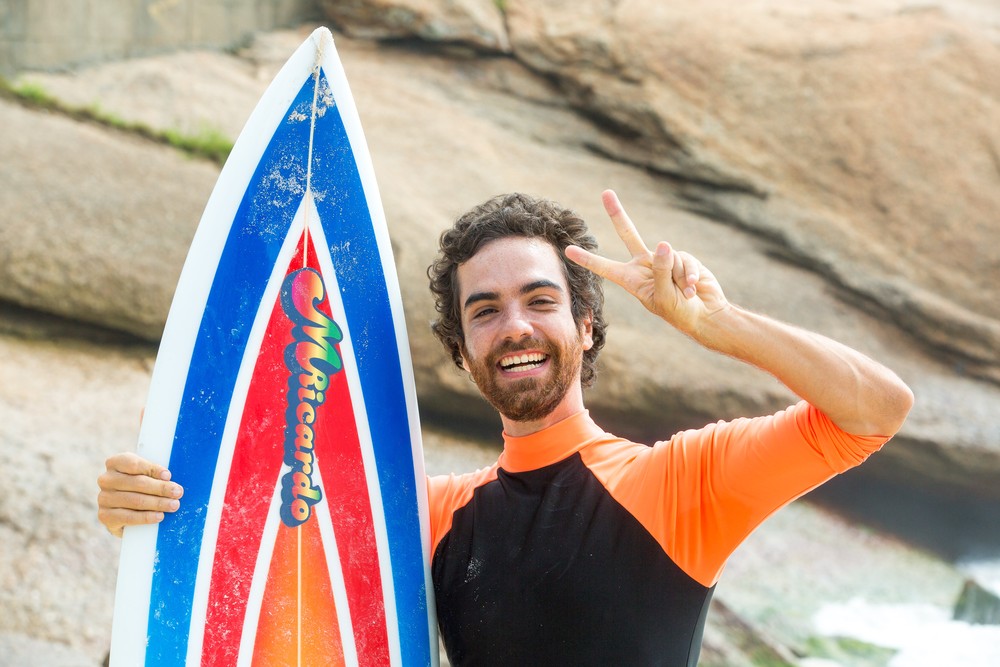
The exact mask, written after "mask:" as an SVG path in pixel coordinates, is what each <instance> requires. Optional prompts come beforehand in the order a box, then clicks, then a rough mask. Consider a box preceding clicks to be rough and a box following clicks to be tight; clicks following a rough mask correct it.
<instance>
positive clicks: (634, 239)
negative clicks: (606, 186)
mask: <svg viewBox="0 0 1000 667" xmlns="http://www.w3.org/2000/svg"><path fill="white" fill-rule="evenodd" d="M601 201H602V202H603V203H604V210H605V211H606V212H607V214H608V217H610V218H611V222H612V224H613V225H614V226H615V231H616V232H618V237H619V238H620V239H621V240H622V241H623V242H624V243H625V247H626V248H627V249H628V251H629V253H630V254H631V255H632V257H642V256H648V255H649V248H647V247H646V244H645V242H644V241H643V240H642V237H641V236H639V231H638V230H637V229H636V228H635V225H634V224H633V223H632V219H631V218H629V217H628V213H626V212H625V208H624V207H623V206H622V203H621V201H619V199H618V195H617V194H615V191H614V190H605V191H604V192H603V193H601Z"/></svg>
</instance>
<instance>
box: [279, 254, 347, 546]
mask: <svg viewBox="0 0 1000 667" xmlns="http://www.w3.org/2000/svg"><path fill="white" fill-rule="evenodd" d="M324 300H326V287H325V286H324V285H323V277H322V276H320V274H319V272H318V271H316V270H315V269H309V268H305V269H299V270H298V271H295V272H294V273H292V274H290V275H289V276H288V277H287V278H285V284H284V285H283V286H282V289H281V307H282V309H283V310H284V312H285V315H287V316H288V319H289V320H291V322H292V325H293V329H292V337H293V338H294V339H295V342H294V343H292V344H291V345H289V346H288V347H287V348H285V366H286V367H287V368H288V372H289V377H288V411H287V412H286V413H285V421H286V424H287V428H286V431H285V465H287V466H289V467H291V470H289V471H288V472H287V473H285V475H284V477H282V478H281V499H282V504H281V520H282V521H284V523H285V525H286V526H289V527H291V528H295V527H296V526H299V525H301V524H303V523H305V522H306V521H307V520H308V519H309V517H310V515H311V514H312V506H313V505H315V504H316V503H318V502H319V500H320V498H322V497H323V492H322V491H320V488H319V486H317V485H316V484H315V482H314V480H313V469H314V468H315V465H316V463H315V456H314V454H313V452H314V450H315V446H316V442H315V438H316V435H315V431H314V426H315V424H316V419H317V417H316V413H317V409H318V408H319V406H321V405H323V401H324V400H325V397H326V391H327V389H328V388H329V386H330V376H331V375H333V374H334V373H337V372H338V371H340V370H341V368H343V363H342V361H341V359H340V353H339V352H337V349H336V347H335V346H336V344H337V343H339V342H340V341H341V340H343V334H342V333H341V331H340V327H338V326H337V324H336V323H335V322H334V321H333V320H332V319H330V318H329V317H327V316H326V315H325V314H324V313H322V312H320V311H319V310H318V309H317V306H318V305H319V304H320V303H322V302H323V301H324Z"/></svg>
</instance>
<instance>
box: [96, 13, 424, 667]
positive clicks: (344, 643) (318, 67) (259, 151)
mask: <svg viewBox="0 0 1000 667" xmlns="http://www.w3.org/2000/svg"><path fill="white" fill-rule="evenodd" d="M138 451H139V453H140V454H141V455H142V456H145V457H146V458H149V459H151V460H153V461H156V462H159V463H162V464H163V465H166V466H168V468H169V469H170V470H171V473H172V475H173V479H174V480H175V481H176V482H178V483H179V484H181V485H182V486H183V487H184V489H185V493H184V498H183V499H182V502H181V507H180V509H179V510H178V511H177V512H176V513H173V514H168V515H167V517H166V518H165V519H164V521H163V522H162V523H161V524H159V525H157V526H134V527H129V528H127V529H126V530H125V534H124V537H123V542H122V551H121V558H120V564H119V572H118V583H117V590H116V603H115V611H114V620H113V625H112V645H111V664H112V665H121V666H128V667H134V666H136V665H181V664H186V665H212V666H215V667H220V666H224V665H372V666H374V665H380V666H381V665H406V666H408V667H409V666H411V665H436V664H437V662H438V655H437V646H438V644H437V636H436V624H435V619H434V611H433V610H434V605H433V602H432V599H431V596H432V587H431V584H430V571H429V553H428V549H429V527H428V512H427V500H426V484H425V478H424V470H423V457H422V452H421V444H420V426H419V420H418V416H417V404H416V392H415V388H414V382H413V373H412V366H411V361H410V356H409V347H408V343H407V336H406V330H405V325H404V320H403V309H402V301H401V298H400V293H399V285H398V278H397V276H396V272H395V266H394V263H393V259H392V252H391V247H390V241H389V233H388V229H387V226H386V222H385V215H384V212H383V209H382V205H381V201H380V198H379V193H378V187H377V184H376V181H375V173H374V169H373V167H372V163H371V158H370V155H369V153H368V149H367V145H366V142H365V139H364V135H363V133H362V128H361V122H360V120H359V118H358V113H357V110H356V108H355V105H354V101H353V98H352V96H351V92H350V89H349V88H348V83H347V79H346V77H345V74H344V70H343V67H342V65H341V63H340V59H339V57H338V55H337V51H336V49H335V47H334V42H333V37H332V36H331V34H330V32H329V31H328V30H327V29H325V28H319V29H317V30H316V31H315V32H313V33H312V35H311V36H310V37H309V38H308V39H307V40H306V41H305V42H304V43H303V44H302V46H301V47H299V48H298V50H296V51H295V53H294V54H293V55H292V56H291V58H290V59H289V60H288V62H287V63H286V64H285V65H284V67H283V68H282V69H281V70H280V72H279V73H278V75H277V76H276V77H275V79H274V81H273V82H272V83H271V84H270V86H269V87H268V88H267V90H266V92H265V94H264V96H263V97H262V98H261V100H260V102H259V103H258V105H257V107H256V109H255V110H254V111H253V113H252V115H251V116H250V118H249V120H248V121H247V124H246V126H245V127H244V129H243V131H242V132H241V134H240V136H239V138H238V140H237V142H236V144H235V145H234V147H233V150H232V152H231V154H230V156H229V158H228V160H227V162H226V164H225V166H224V167H223V169H222V172H221V173H220V176H219V180H218V182H217V184H216V186H215V189H214V191H213V192H212V195H211V197H210V198H209V201H208V203H207V205H206V208H205V212H204V214H203V216H202V219H201V222H200V223H199V226H198V229H197V231H196V233H195V236H194V239H193V241H192V244H191V248H190V251H189V253H188V256H187V259H186V261H185V264H184V268H183V270H182V272H181V276H180V279H179V282H178V285H177V289H176V292H175V295H174V299H173V302H172V305H171V308H170V312H169V315H168V318H167V322H166V325H165V328H164V332H163V337H162V339H161V343H160V348H159V351H158V353H157V359H156V363H155V366H154V369H153V373H152V377H151V381H150V388H149V394H148V398H147V406H146V409H145V415H144V419H143V423H142V427H141V429H140V433H139V444H138Z"/></svg>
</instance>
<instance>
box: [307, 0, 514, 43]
mask: <svg viewBox="0 0 1000 667" xmlns="http://www.w3.org/2000/svg"><path fill="white" fill-rule="evenodd" d="M501 4H502V3H501V2H499V1H497V0H442V1H435V0H321V1H320V5H321V6H322V8H323V10H324V11H325V13H326V15H327V16H328V17H329V18H330V20H331V21H333V22H334V24H335V25H336V26H337V27H339V28H341V29H342V30H344V32H346V33H347V34H348V35H351V36H353V37H362V38H367V39H405V38H411V39H412V38H420V39H424V40H428V41H432V42H446V43H456V44H464V45H468V46H472V47H474V48H476V49H477V50H482V51H493V52H500V53H507V52H509V51H510V42H509V40H508V39H507V30H506V28H505V27H504V23H503V14H502V12H501V10H500V6H501Z"/></svg>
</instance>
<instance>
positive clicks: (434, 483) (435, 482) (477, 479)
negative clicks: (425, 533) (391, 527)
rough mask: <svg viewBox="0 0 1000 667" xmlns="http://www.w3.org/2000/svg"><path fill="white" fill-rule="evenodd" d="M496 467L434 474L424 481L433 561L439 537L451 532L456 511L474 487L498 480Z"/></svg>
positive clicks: (473, 491) (469, 496) (470, 494)
mask: <svg viewBox="0 0 1000 667" xmlns="http://www.w3.org/2000/svg"><path fill="white" fill-rule="evenodd" d="M497 467H498V466H497V465H493V466H491V467H489V468H482V469H481V470H477V471H476V472H473V473H468V474H464V475H436V476H434V477H428V478H427V501H428V502H427V506H428V508H429V510H430V523H431V557H432V558H433V557H434V552H435V551H437V546H438V543H439V542H441V538H442V537H444V536H445V535H446V534H447V533H448V531H449V530H451V521H452V517H453V516H454V514H455V510H457V509H459V508H461V507H464V506H465V505H467V504H468V503H469V501H470V500H472V494H473V493H475V491H476V489H477V488H479V487H480V486H482V485H483V484H486V483H487V482H491V481H493V480H494V479H496V478H497Z"/></svg>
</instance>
